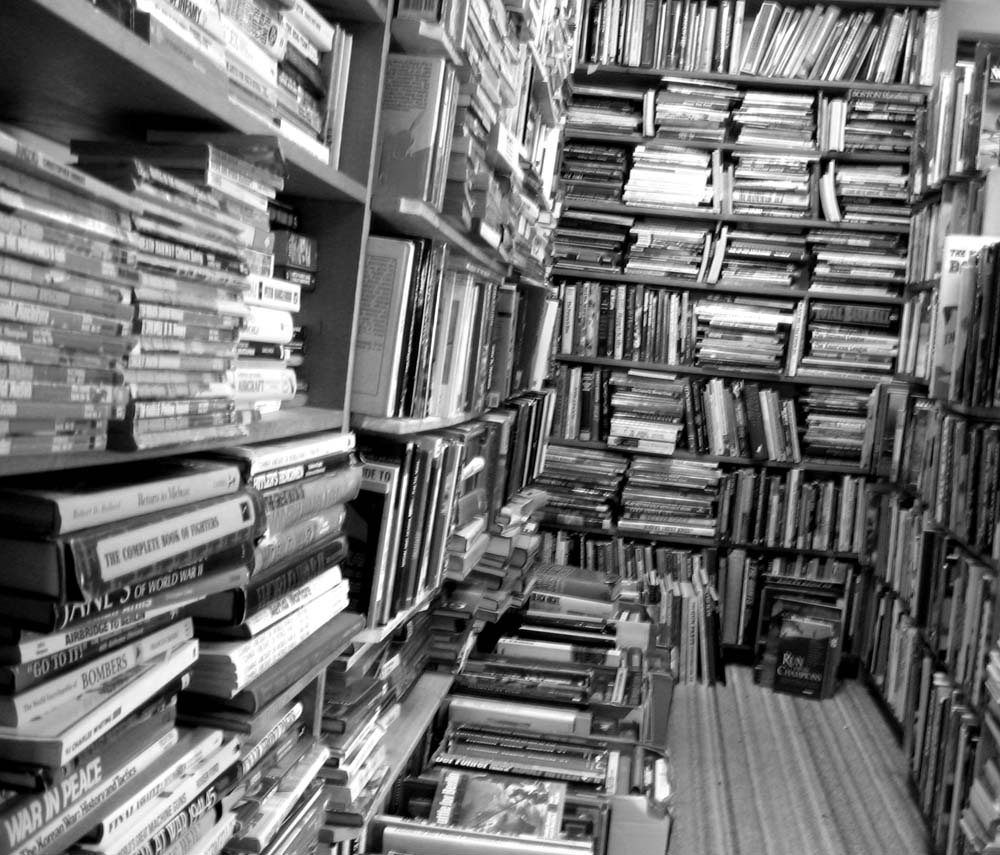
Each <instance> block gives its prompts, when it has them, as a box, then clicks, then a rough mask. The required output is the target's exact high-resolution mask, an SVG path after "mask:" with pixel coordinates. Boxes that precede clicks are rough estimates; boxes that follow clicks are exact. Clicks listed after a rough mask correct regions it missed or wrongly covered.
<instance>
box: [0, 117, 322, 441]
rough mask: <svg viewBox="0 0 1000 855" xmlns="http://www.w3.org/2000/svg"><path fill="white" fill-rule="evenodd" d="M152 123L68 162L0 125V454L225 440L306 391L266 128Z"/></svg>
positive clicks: (312, 250)
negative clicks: (148, 134)
mask: <svg viewBox="0 0 1000 855" xmlns="http://www.w3.org/2000/svg"><path fill="white" fill-rule="evenodd" d="M152 136H153V137H154V138H155V139H156V141H155V142H151V143H148V144H146V143H137V144H132V143H124V144H116V143H79V144H74V151H75V152H76V155H77V158H78V161H79V167H78V168H77V167H71V166H66V165H65V164H64V163H63V162H61V161H60V160H58V159H56V157H54V156H52V155H50V154H48V153H46V151H45V150H44V149H42V148H39V147H36V146H35V144H34V143H33V142H32V143H26V142H22V141H21V140H20V138H19V135H18V132H17V131H16V129H9V131H4V132H3V135H2V137H3V155H2V157H3V164H2V169H0V185H2V186H0V194H2V196H3V205H4V208H5V210H6V213H4V215H3V218H4V223H3V227H4V245H3V252H2V255H0V260H2V264H3V269H4V274H5V277H6V278H5V286H4V289H3V292H4V293H3V296H2V298H0V299H2V314H3V320H4V328H3V337H2V340H3V342H4V345H5V357H4V363H3V365H4V369H3V376H4V381H5V390H6V393H5V398H7V406H6V407H5V412H4V416H5V419H6V420H5V426H4V435H5V446H6V450H7V453H10V454H17V453H42V452H53V451H76V450H84V449H92V448H104V447H105V445H109V446H111V447H113V448H119V449H127V450H131V449H136V448H148V447H155V446H160V445H164V444H172V443H178V442H183V441H191V440H203V439H218V440H225V439H227V438H233V437H237V436H240V435H242V434H243V433H244V432H245V427H244V425H245V424H246V423H248V422H251V421H253V420H255V419H257V418H259V417H260V415H261V413H263V412H265V411H268V412H269V411H273V410H275V409H277V408H278V407H279V406H281V405H282V404H285V405H291V404H294V403H298V404H301V403H303V402H304V400H305V391H304V386H303V384H302V383H300V381H299V380H298V378H297V376H296V371H295V370H294V367H293V366H298V365H300V364H301V362H302V358H303V337H302V332H301V328H300V327H298V326H297V325H296V318H295V316H294V314H293V312H295V311H297V310H298V309H299V307H300V306H301V293H302V289H303V287H305V288H309V287H312V286H314V285H315V270H316V242H315V240H313V239H312V238H309V237H307V236H305V235H303V234H301V233H299V232H298V231H296V228H297V221H296V220H295V218H294V211H291V210H290V209H288V208H287V207H286V206H284V205H282V204H280V203H278V202H277V200H276V194H277V191H278V190H279V189H280V188H281V187H282V186H283V181H284V178H283V172H282V170H283V166H282V163H281V160H280V152H279V149H278V146H277V142H276V140H275V138H273V137H272V138H268V137H258V138H252V139H251V138H238V137H236V136H233V135H229V134H220V135H214V134H198V133H194V134H190V135H188V134H183V133H182V134H176V135H175V134H172V133H167V132H164V133H163V134H154V135H152ZM67 157H68V154H67Z"/></svg>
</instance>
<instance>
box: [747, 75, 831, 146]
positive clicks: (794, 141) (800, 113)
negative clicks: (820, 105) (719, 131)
mask: <svg viewBox="0 0 1000 855" xmlns="http://www.w3.org/2000/svg"><path fill="white" fill-rule="evenodd" d="M815 107H816V98H815V96H814V95H793V94H789V93H783V92H768V91H763V90H757V89H750V90H748V91H746V92H744V93H743V100H742V101H741V102H740V106H739V107H738V108H737V109H736V110H734V111H733V124H734V125H735V126H736V128H737V133H736V142H738V143H740V144H741V145H753V146H757V147H761V146H770V147H778V148H791V149H812V148H815V145H816V143H815V134H816V117H815Z"/></svg>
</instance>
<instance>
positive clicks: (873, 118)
mask: <svg viewBox="0 0 1000 855" xmlns="http://www.w3.org/2000/svg"><path fill="white" fill-rule="evenodd" d="M846 100H847V111H846V116H845V118H844V127H843V132H842V134H841V139H842V141H843V146H842V149H843V150H844V151H872V152H891V153H894V154H909V153H910V150H911V148H912V146H913V143H914V140H915V138H916V122H917V114H918V113H919V111H920V109H921V100H920V95H919V93H915V92H885V91H881V90H880V91H877V92H865V91H853V90H852V91H850V92H849V93H848V95H847V99H846ZM831 148H832V146H831Z"/></svg>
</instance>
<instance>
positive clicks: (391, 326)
mask: <svg viewBox="0 0 1000 855" xmlns="http://www.w3.org/2000/svg"><path fill="white" fill-rule="evenodd" d="M555 319H556V304H555V301H553V300H551V299H549V298H548V297H547V295H546V292H545V290H544V289H541V288H535V287H531V286H521V287H519V286H518V285H517V284H516V283H515V282H511V281H504V280H503V277H502V276H501V275H499V274H496V273H494V272H493V271H491V270H489V269H486V268H483V267H481V266H479V265H477V264H475V263H473V262H471V261H470V260H468V259H465V258H463V257H462V256H460V255H458V254H457V253H455V252H454V251H452V250H451V249H450V247H449V245H448V244H447V243H445V242H442V241H430V240H420V239H410V238H390V237H379V236H371V237H370V238H369V239H368V246H367V249H366V252H365V267H364V276H363V281H362V285H361V295H360V304H359V323H358V334H357V338H356V345H355V357H354V365H355V367H354V384H353V387H352V394H351V410H352V412H354V413H358V414H360V415H367V416H375V417H382V418H399V417H401V418H416V419H420V418H428V417H430V418H436V417H437V418H440V417H455V416H457V415H461V414H463V413H469V414H473V413H477V412H481V411H482V410H483V409H484V408H485V407H487V406H496V405H497V404H499V403H500V402H501V401H504V400H506V399H507V398H508V397H510V395H511V394H512V393H513V392H515V391H517V390H521V389H540V388H541V385H542V380H543V379H544V372H545V368H546V360H547V358H548V351H549V347H550V342H551V340H552V335H553V331H554V329H555Z"/></svg>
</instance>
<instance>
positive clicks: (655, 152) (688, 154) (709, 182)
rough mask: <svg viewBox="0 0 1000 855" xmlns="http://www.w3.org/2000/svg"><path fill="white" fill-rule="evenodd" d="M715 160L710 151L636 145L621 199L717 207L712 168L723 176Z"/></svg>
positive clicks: (651, 204) (657, 204)
mask: <svg viewBox="0 0 1000 855" xmlns="http://www.w3.org/2000/svg"><path fill="white" fill-rule="evenodd" d="M717 158H718V155H716V159H717ZM712 161H713V155H712V154H711V153H710V152H707V151H698V150H695V149H685V148H681V147H679V146H662V145H657V146H646V145H637V146H636V147H635V149H633V151H632V167H631V169H630V170H629V173H628V180H627V181H626V183H625V188H624V191H623V192H622V197H621V198H622V201H623V202H624V203H625V204H626V205H636V206H640V207H652V208H657V207H660V208H689V209H693V210H697V209H700V208H708V209H713V210H714V209H717V207H718V204H719V200H718V193H719V192H720V189H719V187H718V186H717V182H713V177H712V176H713V171H714V172H715V173H718V174H719V175H721V168H715V169H714V170H713V165H712ZM568 192H569V188H567V193H568Z"/></svg>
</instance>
